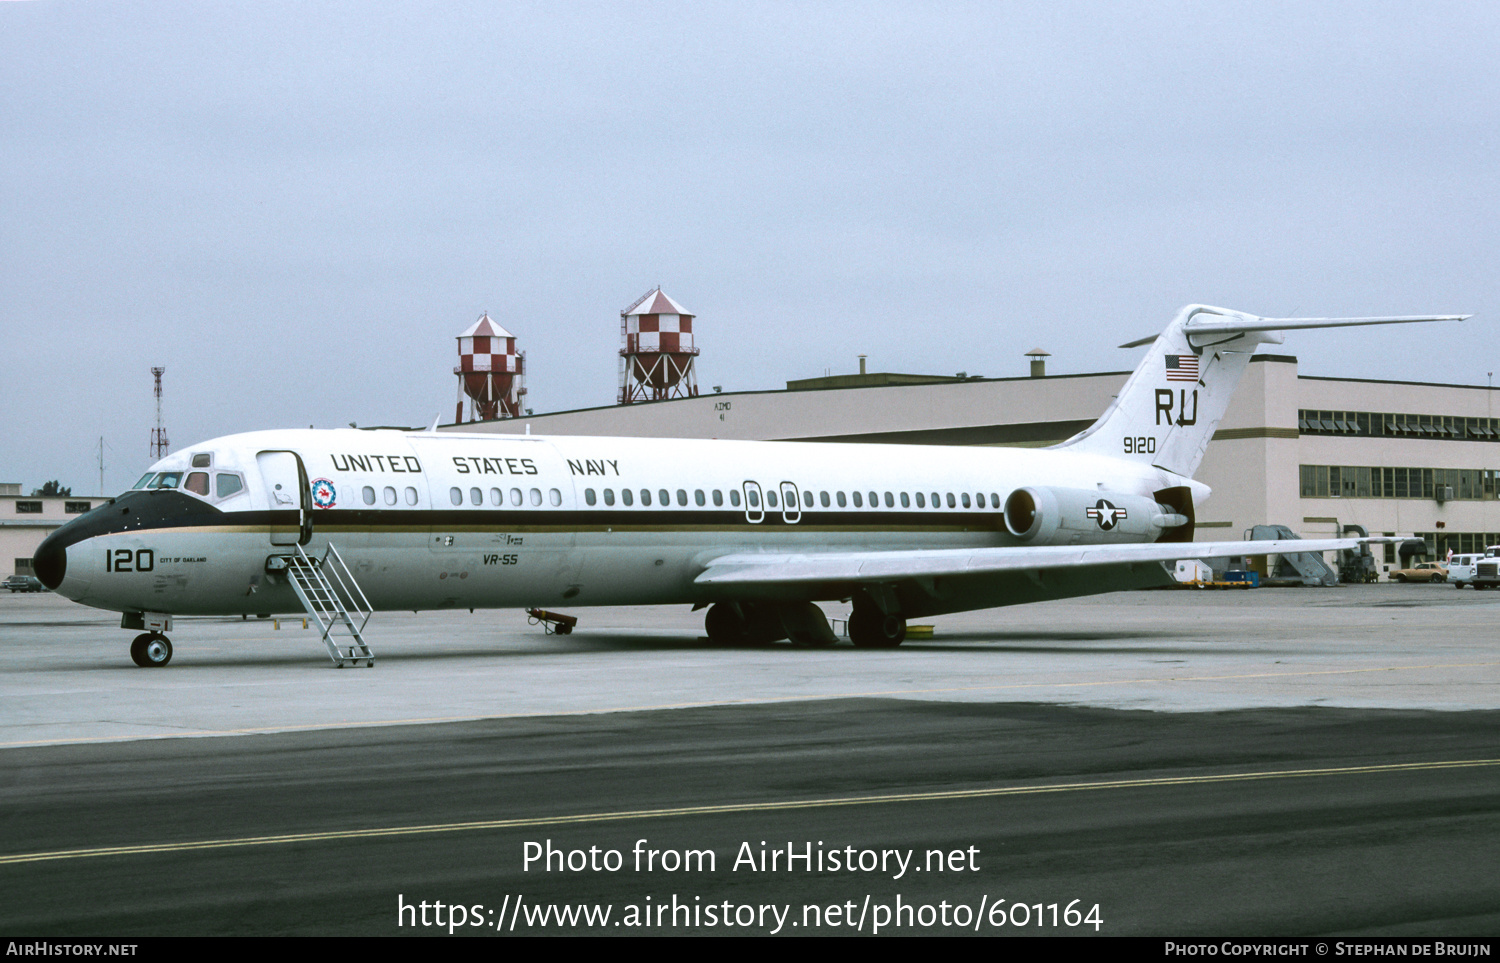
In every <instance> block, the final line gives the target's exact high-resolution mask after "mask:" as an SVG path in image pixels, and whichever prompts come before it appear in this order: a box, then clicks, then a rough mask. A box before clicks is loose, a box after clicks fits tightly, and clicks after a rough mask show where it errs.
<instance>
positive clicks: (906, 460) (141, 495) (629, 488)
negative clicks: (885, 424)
mask: <svg viewBox="0 0 1500 963" xmlns="http://www.w3.org/2000/svg"><path fill="white" fill-rule="evenodd" d="M174 476H175V477H174ZM143 482H144V483H145V484H147V485H153V484H154V485H155V486H157V487H148V488H138V489H136V490H132V491H130V492H128V493H126V494H125V495H123V496H121V497H120V498H118V499H116V500H115V501H114V502H112V503H110V504H107V505H104V506H101V507H100V508H98V509H95V510H94V511H93V512H91V513H89V514H88V515H86V516H83V517H81V518H80V519H78V520H76V521H75V522H73V523H71V524H70V525H69V526H67V527H66V528H65V529H63V530H60V531H59V533H57V535H56V536H54V539H55V541H53V545H52V546H50V547H49V548H48V549H47V551H49V552H53V553H54V554H55V553H57V552H63V553H65V566H64V575H63V577H62V579H61V580H60V583H59V584H58V586H57V590H58V591H59V592H60V593H61V594H63V595H66V596H68V597H69V598H72V599H74V600H76V601H79V602H82V603H84V604H87V605H92V606H96V607H99V608H105V609H111V610H116V611H126V612H128V611H153V612H162V613H168V614H173V615H234V614H264V613H280V612H295V611H298V610H299V608H300V605H299V602H298V600H297V598H296V596H295V594H294V593H293V591H292V590H291V588H290V587H289V586H287V585H286V584H285V583H284V581H278V580H277V579H276V578H275V577H274V575H273V574H270V573H268V572H267V559H268V557H271V556H274V555H276V554H278V553H284V552H286V551H289V550H290V546H291V545H292V544H294V543H298V542H300V543H301V544H302V545H303V546H304V548H305V550H306V551H307V552H308V553H309V554H316V553H317V552H320V551H322V550H323V548H324V547H325V546H326V545H327V543H329V542H333V543H334V544H335V545H336V546H337V547H338V550H339V552H340V553H341V555H342V556H343V558H344V560H345V561H346V562H347V564H348V565H349V567H350V568H351V569H352V571H353V572H354V574H355V577H356V578H357V579H358V581H359V584H360V587H361V588H362V589H363V590H364V592H365V594H366V596H367V597H368V598H369V600H370V602H371V605H372V607H373V608H375V609H385V610H396V609H412V610H421V609H440V608H506V607H518V606H547V605H574V606H585V605H621V604H665V603H693V604H697V603H705V602H713V601H716V600H718V598H719V597H720V596H721V595H722V592H716V591H715V590H714V589H712V588H710V587H706V586H703V585H699V584H697V583H695V581H694V580H695V578H697V576H698V575H699V574H700V573H701V572H702V571H703V570H704V567H705V566H706V564H707V563H708V561H710V560H711V559H712V558H715V557H718V556H722V555H725V554H728V553H743V552H759V551H765V552H777V553H786V552H829V551H891V550H900V549H942V548H973V547H991V546H1005V545H1017V544H1020V543H1021V542H1020V540H1019V539H1018V538H1017V537H1016V536H1015V535H1013V534H1011V533H1010V532H1009V531H1008V530H1007V527H1006V524H1005V521H1004V505H1005V501H1006V499H1007V498H1008V497H1009V496H1010V495H1011V493H1012V492H1014V491H1015V490H1017V489H1018V488H1021V487H1023V486H1033V487H1035V486H1044V487H1045V486H1055V487H1058V488H1067V489H1079V488H1087V489H1096V490H1100V491H1107V492H1110V493H1128V494H1132V495H1137V496H1143V497H1149V496H1150V495H1151V493H1152V492H1155V491H1158V490H1160V489H1163V488H1169V487H1172V486H1178V485H1193V484H1195V483H1192V482H1189V481H1187V480H1186V479H1183V478H1181V477H1179V476H1176V475H1172V474H1171V473H1169V472H1164V471H1162V470H1160V469H1155V468H1151V467H1149V466H1143V465H1141V464H1139V463H1133V462H1126V461H1120V460H1115V459H1110V458H1101V457H1099V456H1095V455H1080V454H1072V453H1068V452H1054V451H1042V450H1030V449H998V448H962V449H960V448H939V447H922V446H895V445H856V444H815V443H801V442H780V443H778V442H741V441H701V440H699V441H694V440H678V439H638V438H587V437H546V438H543V437H532V436H497V435H465V434H446V433H444V434H439V433H434V432H401V431H357V430H334V431H314V430H307V431H303V430H291V431H265V432H253V433H248V434H243V435H233V436H228V437H224V438H219V439H215V440H213V441H209V442H206V443H204V444H201V445H196V446H193V447H192V448H189V449H185V450H183V451H182V452H179V453H177V454H174V455H172V456H169V457H168V458H165V459H163V460H161V461H160V462H158V463H157V464H156V465H154V466H153V467H152V470H151V472H150V473H148V476H147V478H146V479H143ZM163 486H165V487H163ZM1197 489H1198V490H1199V491H1200V492H1202V493H1206V488H1204V487H1203V486H1202V485H1197ZM221 492H226V494H222V495H221V494H220V493H221ZM1200 497H1201V495H1200ZM1114 522H1115V519H1114V518H1113V517H1106V518H1105V519H1104V520H1103V522H1102V524H1113V523H1114ZM1096 524H1098V521H1097V520H1096ZM1121 537H1122V538H1124V539H1125V540H1132V539H1131V537H1130V536H1129V535H1124V534H1122V536H1121ZM1133 540H1149V539H1146V538H1137V539H1133ZM43 555H44V553H39V557H41V556H43ZM41 564H42V566H43V567H46V565H47V564H49V560H48V559H47V558H45V557H43V558H42V559H41ZM50 564H53V565H55V564H56V562H55V561H51V562H50ZM829 591H831V592H837V591H838V590H837V589H836V588H830V589H829ZM1037 597H1047V596H1045V595H1043V596H1037ZM1002 602H1003V600H996V601H993V602H991V603H990V604H1002ZM965 607H971V606H965Z"/></svg>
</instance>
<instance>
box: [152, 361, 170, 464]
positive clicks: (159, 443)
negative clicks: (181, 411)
mask: <svg viewBox="0 0 1500 963" xmlns="http://www.w3.org/2000/svg"><path fill="white" fill-rule="evenodd" d="M166 373H167V369H166V368H152V369H151V375H152V377H154V378H155V379H156V427H155V428H152V429H151V460H152V461H156V460H157V459H159V458H165V457H166V454H167V429H166V426H165V425H163V424H162V422H161V376H162V375H164V374H166Z"/></svg>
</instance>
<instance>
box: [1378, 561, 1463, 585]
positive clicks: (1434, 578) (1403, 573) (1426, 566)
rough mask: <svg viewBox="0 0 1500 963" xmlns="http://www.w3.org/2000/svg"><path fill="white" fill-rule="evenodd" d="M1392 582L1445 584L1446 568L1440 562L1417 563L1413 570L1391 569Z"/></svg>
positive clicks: (1389, 575)
mask: <svg viewBox="0 0 1500 963" xmlns="http://www.w3.org/2000/svg"><path fill="white" fill-rule="evenodd" d="M1388 577H1389V578H1390V580H1391V581H1392V582H1446V581H1448V567H1447V566H1446V565H1444V564H1443V563H1442V562H1418V563H1417V564H1416V566H1415V567H1413V568H1395V569H1391V571H1390V572H1389V573H1388Z"/></svg>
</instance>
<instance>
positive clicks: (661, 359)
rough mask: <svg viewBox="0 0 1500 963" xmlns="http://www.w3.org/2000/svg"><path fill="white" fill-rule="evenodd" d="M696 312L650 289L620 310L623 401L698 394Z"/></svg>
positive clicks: (660, 399)
mask: <svg viewBox="0 0 1500 963" xmlns="http://www.w3.org/2000/svg"><path fill="white" fill-rule="evenodd" d="M696 357H698V349H697V348H695V347H693V316H692V315H691V314H688V313H687V312H686V311H684V310H683V309H682V305H680V304H678V303H677V302H676V301H673V300H672V299H671V298H669V297H667V296H666V295H665V294H663V293H662V290H661V288H660V287H657V288H654V289H652V290H650V291H647V292H646V293H645V294H644V295H643V296H642V297H641V298H640V299H638V300H637V301H636V302H635V303H634V304H632V305H631V306H630V307H628V308H626V309H625V310H623V311H621V312H620V396H619V403H620V404H622V405H628V404H631V403H632V402H636V401H664V400H666V399H668V398H694V397H697V395H698V375H697V373H696V372H695V371H694V370H693V359H694V358H696Z"/></svg>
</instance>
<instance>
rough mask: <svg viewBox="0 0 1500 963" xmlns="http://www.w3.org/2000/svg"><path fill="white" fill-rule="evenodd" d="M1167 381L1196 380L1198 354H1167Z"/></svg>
mask: <svg viewBox="0 0 1500 963" xmlns="http://www.w3.org/2000/svg"><path fill="white" fill-rule="evenodd" d="M1167 380H1168V381H1197V380H1198V356H1197V355H1192V354H1169V355H1167Z"/></svg>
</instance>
